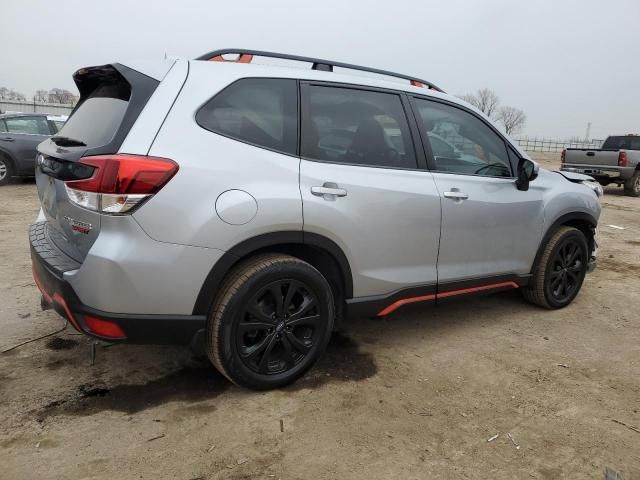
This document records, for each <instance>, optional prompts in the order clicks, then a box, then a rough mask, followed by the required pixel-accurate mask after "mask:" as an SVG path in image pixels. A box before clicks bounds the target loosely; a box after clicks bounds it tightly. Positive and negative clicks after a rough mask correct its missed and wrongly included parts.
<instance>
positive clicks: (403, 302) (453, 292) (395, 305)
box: [378, 282, 519, 317]
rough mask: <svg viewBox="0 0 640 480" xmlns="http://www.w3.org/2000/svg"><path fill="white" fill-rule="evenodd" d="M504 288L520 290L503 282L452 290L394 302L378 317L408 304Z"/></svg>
mask: <svg viewBox="0 0 640 480" xmlns="http://www.w3.org/2000/svg"><path fill="white" fill-rule="evenodd" d="M503 287H511V288H519V287H518V284H517V283H516V282H501V283H492V284H490V285H481V286H478V287H469V288H462V289H460V290H451V291H450V292H442V293H436V294H432V295H423V296H420V297H409V298H402V299H400V300H397V301H395V302H393V303H392V304H391V305H389V306H388V307H386V308H384V309H382V310H380V312H378V316H379V317H384V316H385V315H389V314H390V313H391V312H393V311H395V310H397V309H398V308H400V307H401V306H403V305H407V304H408V303H416V302H425V301H427V300H435V299H438V298H446V297H453V296H455V295H463V294H465V293H474V292H481V291H483V290H493V289H495V288H503Z"/></svg>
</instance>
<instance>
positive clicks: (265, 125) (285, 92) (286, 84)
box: [196, 78, 298, 155]
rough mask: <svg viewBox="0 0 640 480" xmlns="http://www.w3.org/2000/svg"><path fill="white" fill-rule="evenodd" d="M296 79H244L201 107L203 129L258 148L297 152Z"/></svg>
mask: <svg viewBox="0 0 640 480" xmlns="http://www.w3.org/2000/svg"><path fill="white" fill-rule="evenodd" d="M297 116H298V89H297V85H296V81H295V80H290V79H278V78H245V79H242V80H239V81H237V82H235V83H233V84H232V85H230V86H228V87H227V88H225V89H224V90H223V91H222V92H220V93H218V94H217V95H216V96H215V97H213V98H212V99H211V100H209V101H208V102H207V103H206V104H205V105H203V106H202V108H200V110H199V111H198V113H197V114H196V122H197V123H198V125H200V126H201V127H202V128H205V129H206V130H209V131H211V132H214V133H219V134H220V135H224V136H226V137H230V138H233V139H235V140H239V141H241V142H246V143H250V144H252V145H256V146H258V147H263V148H267V149H269V150H276V151H279V152H283V153H287V154H291V155H295V154H296V150H297V144H298V121H297Z"/></svg>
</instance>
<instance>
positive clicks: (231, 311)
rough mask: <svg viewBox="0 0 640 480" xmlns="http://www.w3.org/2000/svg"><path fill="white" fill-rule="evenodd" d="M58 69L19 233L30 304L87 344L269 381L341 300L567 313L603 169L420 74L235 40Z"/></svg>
mask: <svg viewBox="0 0 640 480" xmlns="http://www.w3.org/2000/svg"><path fill="white" fill-rule="evenodd" d="M229 54H234V58H233V59H230V58H229ZM258 56H259V57H269V60H268V62H269V63H270V64H267V65H264V64H263V65H257V64H252V63H251V61H252V60H253V59H254V57H258ZM284 61H286V65H285V66H283V65H275V63H278V62H280V63H283V62H284ZM294 61H295V62H294ZM296 62H297V63H296ZM304 62H306V63H308V64H311V65H312V68H309V69H307V68H305V69H302V68H299V67H300V66H301V65H303V64H304ZM263 63H264V62H263ZM334 68H335V69H338V68H339V69H340V73H338V72H334ZM354 70H356V71H364V72H368V73H370V75H369V76H368V77H364V76H362V74H360V75H352V74H350V71H354ZM373 74H375V75H373ZM74 80H75V82H76V84H77V86H78V89H79V91H80V94H81V98H80V102H79V104H78V106H77V107H76V109H75V111H74V112H73V114H72V115H71V117H70V118H69V120H68V122H67V123H66V124H65V126H64V127H63V129H62V130H61V131H60V132H59V133H58V134H57V135H56V136H54V137H52V138H51V139H49V140H46V141H45V142H43V143H42V144H40V145H39V147H38V151H39V154H38V159H37V172H36V173H37V186H38V192H39V196H40V200H41V203H42V210H41V213H40V216H39V218H38V221H37V222H36V223H35V224H33V225H32V226H31V230H30V241H31V253H32V260H33V272H34V277H35V280H36V283H37V284H38V286H39V288H40V290H41V291H42V297H43V306H44V307H45V308H46V307H47V306H52V307H53V308H55V310H56V311H57V312H58V313H60V314H61V315H62V316H63V317H65V318H66V319H67V320H68V321H69V322H70V323H71V324H73V326H74V327H75V328H76V329H78V330H79V331H81V332H84V333H86V334H88V335H91V336H93V337H97V338H100V339H106V340H108V341H113V342H116V341H127V342H133V343H181V344H190V343H191V344H194V345H195V344H198V343H200V344H203V345H204V346H205V348H206V352H207V354H208V356H209V358H210V359H211V361H212V362H213V364H214V365H215V367H216V368H217V369H219V370H220V372H222V373H223V374H224V375H226V376H227V377H228V378H229V379H230V380H231V381H232V382H234V383H237V384H239V385H243V386H246V387H249V388H255V389H266V388H274V387H279V386H282V385H285V384H288V383H290V382H292V381H294V380H295V379H296V378H298V377H300V376H301V375H302V374H303V373H304V372H305V371H306V370H307V369H309V368H310V367H311V366H312V365H313V363H314V362H315V361H316V360H317V359H318V357H319V356H320V355H321V354H322V352H323V350H324V349H325V346H326V345H327V342H328V341H329V337H330V335H331V332H332V331H333V330H334V329H335V328H336V327H338V326H339V325H340V322H342V321H343V320H344V319H345V318H347V317H349V316H351V315H369V316H374V315H376V316H384V315H389V314H391V313H392V312H395V311H397V310H405V309H407V308H409V307H408V306H409V305H414V304H421V305H422V304H427V303H440V302H444V301H447V300H449V299H453V298H459V297H462V296H464V295H470V294H479V293H490V292H497V291H502V290H510V289H520V290H521V291H522V292H523V294H524V296H525V298H526V299H528V300H529V301H531V302H533V303H535V304H537V305H540V306H542V307H546V308H561V307H564V306H566V305H568V304H569V303H571V301H572V300H573V299H574V298H575V297H576V295H577V294H578V291H579V290H580V287H581V285H582V282H583V280H584V277H585V274H586V273H587V271H588V270H589V269H590V268H591V267H592V266H593V265H594V260H595V253H596V248H597V247H596V240H595V236H596V224H597V221H598V217H599V215H600V204H599V200H598V195H597V188H596V186H597V184H595V185H594V183H593V182H592V180H591V179H590V177H587V176H584V175H579V174H575V173H569V172H551V171H546V170H543V169H539V168H538V165H536V163H535V162H533V161H531V160H530V159H529V158H528V157H527V155H526V154H525V153H524V152H522V151H521V150H520V149H519V148H518V146H517V145H516V144H514V143H513V142H512V141H510V140H509V139H508V138H507V137H505V136H504V135H503V134H502V133H501V132H500V131H499V130H498V129H497V128H496V127H495V126H494V125H493V124H492V123H491V122H490V121H489V120H488V119H487V118H486V117H484V116H483V115H482V114H481V113H479V112H478V111H477V110H475V109H474V108H473V107H471V106H470V105H467V104H465V103H464V102H462V101H461V100H459V99H457V98H455V97H453V96H450V95H447V94H445V93H444V92H442V90H440V89H439V88H437V87H436V86H435V85H433V84H431V83H429V82H427V81H424V80H420V79H416V78H412V77H408V76H405V75H400V74H396V73H392V72H385V71H381V70H375V69H370V68H366V67H360V66H355V65H347V64H342V63H337V62H332V61H327V60H320V59H313V58H306V57H294V56H290V55H281V54H275V53H270V52H257V51H238V50H219V51H214V52H211V53H208V54H206V55H204V56H202V57H200V58H198V59H197V60H194V61H185V60H165V61H159V62H152V63H139V64H137V63H132V64H129V65H127V66H125V65H122V64H118V63H115V64H111V65H102V66H98V67H88V68H83V69H81V70H78V71H77V72H76V73H75V74H74Z"/></svg>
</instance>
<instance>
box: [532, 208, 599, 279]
mask: <svg viewBox="0 0 640 480" xmlns="http://www.w3.org/2000/svg"><path fill="white" fill-rule="evenodd" d="M576 221H578V222H586V223H588V224H589V226H591V228H596V226H597V225H598V221H597V220H596V219H595V217H594V216H593V215H591V214H589V213H586V212H571V213H566V214H564V215H560V216H559V217H558V218H556V219H555V220H554V221H553V223H551V225H550V226H549V227H548V228H547V230H546V231H545V232H544V235H543V236H542V241H541V242H540V245H539V246H538V251H537V253H536V257H535V259H534V260H533V265H532V266H531V272H532V273H533V271H534V270H535V268H536V267H537V265H538V262H539V261H540V257H541V256H542V253H543V252H544V247H545V245H546V244H547V242H548V241H549V239H550V238H551V236H552V235H553V234H554V233H555V232H556V230H558V228H560V227H561V226H563V225H567V224H569V223H571V222H576ZM587 241H588V242H589V246H590V247H591V242H592V241H593V238H587Z"/></svg>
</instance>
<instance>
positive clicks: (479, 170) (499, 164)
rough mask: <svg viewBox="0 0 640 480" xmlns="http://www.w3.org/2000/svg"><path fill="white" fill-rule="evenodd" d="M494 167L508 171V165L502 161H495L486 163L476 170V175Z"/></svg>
mask: <svg viewBox="0 0 640 480" xmlns="http://www.w3.org/2000/svg"><path fill="white" fill-rule="evenodd" d="M492 168H496V169H499V170H502V171H503V172H505V171H507V167H506V166H505V165H504V163H502V162H493V163H488V164H486V165H483V166H482V167H480V168H479V169H478V170H476V171H475V172H474V173H475V174H476V175H479V174H481V173H482V172H483V171H485V170H490V169H492ZM501 176H504V175H501Z"/></svg>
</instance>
